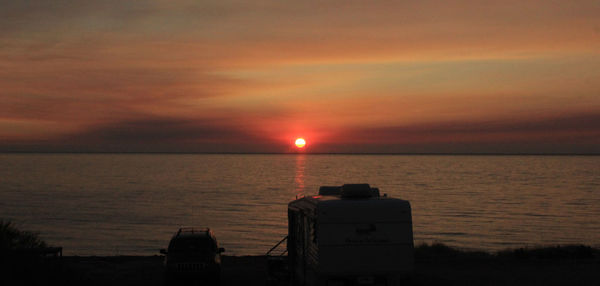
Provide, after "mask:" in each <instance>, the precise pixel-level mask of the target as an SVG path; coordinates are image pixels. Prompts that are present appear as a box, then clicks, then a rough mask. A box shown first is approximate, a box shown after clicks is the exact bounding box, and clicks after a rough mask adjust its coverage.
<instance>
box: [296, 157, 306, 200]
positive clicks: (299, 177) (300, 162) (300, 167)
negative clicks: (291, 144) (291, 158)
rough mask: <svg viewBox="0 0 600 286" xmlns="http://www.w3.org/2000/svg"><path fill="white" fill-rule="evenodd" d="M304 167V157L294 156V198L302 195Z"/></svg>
mask: <svg viewBox="0 0 600 286" xmlns="http://www.w3.org/2000/svg"><path fill="white" fill-rule="evenodd" d="M305 166H306V155H304V154H298V155H296V172H295V176H294V185H295V187H296V188H295V193H296V196H300V195H303V194H304V168H305Z"/></svg>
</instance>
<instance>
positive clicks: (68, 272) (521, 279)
mask: <svg viewBox="0 0 600 286" xmlns="http://www.w3.org/2000/svg"><path fill="white" fill-rule="evenodd" d="M163 259H164V257H163V256H161V255H153V256H127V255H123V256H63V257H61V258H60V259H59V260H60V263H59V264H60V266H59V267H58V268H53V269H51V271H50V275H49V276H46V278H48V277H53V278H52V279H54V280H50V281H51V283H44V281H41V282H40V281H37V282H39V283H27V284H38V285H50V284H52V285H164V268H163ZM598 269H600V249H598V248H591V247H588V246H583V245H567V246H554V247H544V248H532V249H523V248H520V249H511V250H506V251H503V252H497V253H494V254H492V253H488V252H483V251H463V250H458V249H454V248H450V247H448V246H445V245H443V244H433V245H419V246H417V247H416V248H415V267H414V271H413V273H412V274H411V275H410V276H409V277H407V278H406V281H405V282H406V285H600V271H597V270H598ZM46 274H48V273H46ZM30 277H38V278H39V277H41V276H40V275H37V276H36V275H32V276H30ZM15 281H16V282H20V283H26V282H32V281H28V280H22V279H16V280H15ZM33 282H36V281H33ZM46 282H47V281H46ZM221 282H222V283H221V285H223V286H226V285H265V284H266V282H267V257H266V256H264V255H259V256H251V255H250V256H223V262H222V275H221Z"/></svg>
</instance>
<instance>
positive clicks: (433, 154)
mask: <svg viewBox="0 0 600 286" xmlns="http://www.w3.org/2000/svg"><path fill="white" fill-rule="evenodd" d="M0 154H157V155H159V154H163V155H170V154H172V155H400V156H600V153H529V152H523V153H519V152H506V153H503V152H479V153H464V152H457V153H452V152H440V153H436V152H427V153H411V152H404V153H403V152H399V153H389V152H387V153H377V152H354V153H350V152H329V153H328V152H175V151H174V152H138V151H125V152H104V151H60V152H54V151H0Z"/></svg>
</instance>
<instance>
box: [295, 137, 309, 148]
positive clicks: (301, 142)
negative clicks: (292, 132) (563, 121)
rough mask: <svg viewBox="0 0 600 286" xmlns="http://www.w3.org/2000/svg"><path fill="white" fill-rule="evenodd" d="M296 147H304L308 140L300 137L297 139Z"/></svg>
mask: <svg viewBox="0 0 600 286" xmlns="http://www.w3.org/2000/svg"><path fill="white" fill-rule="evenodd" d="M294 144H296V147H298V148H304V146H305V145H306V141H305V140H304V138H298V139H296V143H294Z"/></svg>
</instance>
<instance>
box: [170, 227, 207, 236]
mask: <svg viewBox="0 0 600 286" xmlns="http://www.w3.org/2000/svg"><path fill="white" fill-rule="evenodd" d="M209 231H210V228H208V227H203V228H197V227H180V228H179V230H178V231H177V234H178V235H179V234H181V233H184V232H185V233H190V234H194V233H208V232H209Z"/></svg>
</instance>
